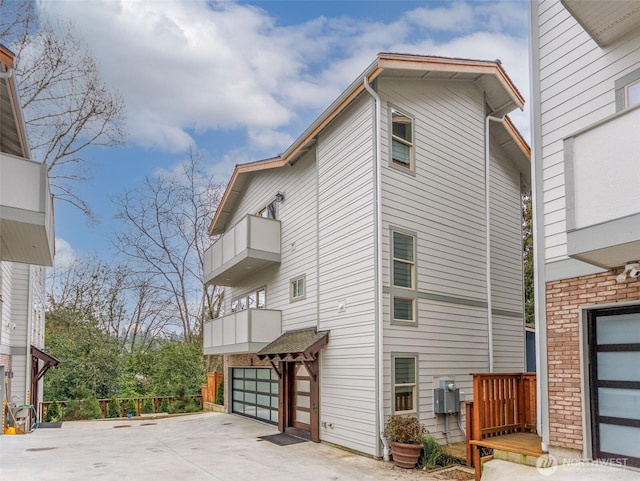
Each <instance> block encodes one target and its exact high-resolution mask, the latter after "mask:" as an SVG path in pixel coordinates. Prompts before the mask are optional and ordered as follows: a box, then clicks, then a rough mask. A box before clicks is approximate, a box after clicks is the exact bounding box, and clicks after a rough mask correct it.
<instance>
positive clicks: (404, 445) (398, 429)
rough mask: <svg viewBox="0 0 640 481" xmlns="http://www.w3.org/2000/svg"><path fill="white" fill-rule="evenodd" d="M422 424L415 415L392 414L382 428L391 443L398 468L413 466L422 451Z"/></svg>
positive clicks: (423, 428)
mask: <svg viewBox="0 0 640 481" xmlns="http://www.w3.org/2000/svg"><path fill="white" fill-rule="evenodd" d="M425 432H426V429H425V427H424V425H423V424H421V423H420V421H418V418H415V417H412V416H410V417H403V416H398V415H393V416H391V417H390V418H389V421H388V422H387V425H386V426H385V428H384V437H385V438H387V440H388V441H389V443H390V444H391V455H392V456H393V460H394V462H395V463H396V466H398V467H400V468H408V469H411V468H414V467H415V466H416V464H417V463H418V458H419V457H420V452H421V451H422V435H423V434H424V433H425Z"/></svg>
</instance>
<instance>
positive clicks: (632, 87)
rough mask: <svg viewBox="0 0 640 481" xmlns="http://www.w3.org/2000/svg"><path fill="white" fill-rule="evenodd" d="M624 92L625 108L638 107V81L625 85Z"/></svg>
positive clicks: (639, 89) (639, 101) (639, 90)
mask: <svg viewBox="0 0 640 481" xmlns="http://www.w3.org/2000/svg"><path fill="white" fill-rule="evenodd" d="M625 90H626V104H627V108H630V107H635V106H636V105H640V80H637V81H635V82H633V83H632V84H629V85H627V87H626V89H625Z"/></svg>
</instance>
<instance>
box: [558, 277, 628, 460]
mask: <svg viewBox="0 0 640 481" xmlns="http://www.w3.org/2000/svg"><path fill="white" fill-rule="evenodd" d="M620 272H621V270H620V269H617V270H614V271H608V272H604V273H601V274H594V275H590V276H583V277H575V278H572V279H562V280H559V281H554V282H548V283H547V286H546V295H547V299H546V300H547V355H548V362H549V365H548V369H549V431H550V444H551V445H554V446H561V447H564V448H569V449H577V450H582V434H583V433H582V403H581V399H580V396H581V389H582V384H581V379H580V339H579V336H580V330H579V307H585V306H590V305H593V306H596V305H598V304H612V303H616V302H628V301H635V300H640V278H636V279H628V280H627V281H626V282H622V283H618V282H616V275H617V274H619V273H620ZM585 415H586V416H589V413H585Z"/></svg>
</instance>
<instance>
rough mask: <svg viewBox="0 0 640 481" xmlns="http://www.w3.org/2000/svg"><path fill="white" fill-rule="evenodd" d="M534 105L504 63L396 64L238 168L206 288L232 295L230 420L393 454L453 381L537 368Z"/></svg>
mask: <svg viewBox="0 0 640 481" xmlns="http://www.w3.org/2000/svg"><path fill="white" fill-rule="evenodd" d="M522 106H523V99H522V96H521V95H520V93H519V92H518V90H517V89H516V87H515V86H514V85H513V83H512V82H511V80H510V79H509V77H508V76H507V74H506V72H505V71H504V69H503V67H502V65H501V64H500V62H497V61H477V60H466V59H454V58H442V57H428V56H417V55H401V54H388V53H382V54H379V55H378V56H377V58H376V59H375V61H374V62H373V63H372V64H371V65H370V66H369V67H368V68H367V69H366V70H365V71H364V72H363V74H362V75H361V76H360V77H359V78H358V79H356V80H355V81H354V82H353V84H351V85H350V86H349V87H348V88H347V90H345V92H344V93H343V94H342V95H341V96H340V97H338V98H337V99H336V100H335V102H334V103H333V104H332V105H331V106H330V107H329V108H328V109H327V110H326V111H325V112H324V113H322V115H320V117H319V118H318V119H317V120H316V121H315V122H314V123H313V124H312V125H310V126H309V127H308V128H307V129H306V130H305V131H304V133H303V134H302V135H301V136H300V137H299V138H298V139H297V140H296V141H295V142H294V143H293V144H292V145H291V146H290V147H289V148H288V149H287V150H286V151H285V152H284V153H283V154H281V155H279V156H276V157H274V158H271V159H266V160H262V161H258V162H254V163H249V164H243V165H238V166H237V167H236V169H235V171H234V173H233V176H232V178H231V180H230V182H229V185H228V186H227V189H226V191H225V194H224V197H223V199H222V201H221V203H220V206H219V208H218V210H217V212H216V215H215V217H214V219H213V220H212V223H211V227H210V234H211V235H213V236H218V239H217V241H216V242H215V243H214V244H213V245H212V246H211V247H210V248H209V250H208V251H207V253H206V259H205V273H204V276H205V284H215V285H221V286H226V288H225V308H224V313H223V315H222V317H220V318H217V319H212V320H209V321H207V322H206V323H205V325H204V330H203V352H204V354H223V355H224V356H225V367H224V369H225V408H226V410H227V411H228V412H234V413H238V414H243V415H246V416H250V417H254V418H257V419H261V420H265V421H268V422H272V423H276V424H278V426H279V428H280V429H281V430H282V431H286V432H294V433H297V434H298V435H302V436H306V437H308V438H310V439H312V440H314V441H326V442H330V443H333V444H337V445H340V446H344V447H347V448H349V449H353V450H356V451H359V452H362V453H366V454H368V455H372V456H377V457H383V456H384V455H386V454H388V452H386V449H385V441H384V440H383V439H381V432H382V430H383V429H384V424H385V422H386V419H387V418H388V417H389V416H390V415H392V414H394V413H396V414H406V415H415V416H418V417H419V418H420V420H421V421H422V422H424V423H425V424H426V426H427V427H428V429H429V431H431V432H432V433H434V434H435V435H436V436H437V437H438V438H439V439H440V440H442V441H444V440H446V439H447V438H448V439H450V440H451V441H461V440H462V439H463V433H462V431H461V429H460V428H458V427H457V424H458V423H456V418H457V421H459V422H460V425H461V426H463V425H464V424H463V422H464V420H463V419H460V417H459V416H461V415H462V414H456V413H455V411H457V410H459V411H462V412H464V407H463V405H462V403H460V406H459V408H460V409H457V407H454V408H452V409H451V413H450V414H446V415H445V414H437V413H435V412H434V388H438V387H439V386H440V381H441V380H450V381H453V382H454V383H455V385H456V386H457V388H459V389H460V390H461V391H462V395H461V398H462V400H464V399H465V394H466V399H469V400H471V376H470V375H469V374H470V373H472V372H487V371H496V372H511V371H523V370H524V363H525V347H524V339H525V336H524V315H523V310H524V309H523V304H524V302H523V268H522V238H521V192H522V189H523V188H526V187H527V185H528V184H529V170H530V164H529V147H528V145H527V144H526V142H525V141H524V140H523V139H522V137H521V136H520V134H519V133H518V131H517V130H516V128H515V127H514V126H513V124H512V123H511V121H510V120H509V118H508V117H505V116H506V115H507V114H508V113H509V112H511V111H513V110H514V109H516V108H522Z"/></svg>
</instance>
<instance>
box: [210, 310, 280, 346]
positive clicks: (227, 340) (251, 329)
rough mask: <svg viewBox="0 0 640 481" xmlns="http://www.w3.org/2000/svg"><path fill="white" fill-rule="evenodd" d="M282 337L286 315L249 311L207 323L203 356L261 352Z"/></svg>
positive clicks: (273, 312)
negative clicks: (283, 319) (283, 317)
mask: <svg viewBox="0 0 640 481" xmlns="http://www.w3.org/2000/svg"><path fill="white" fill-rule="evenodd" d="M280 334H282V312H281V311H275V310H271V309H245V310H243V311H239V312H234V313H232V314H229V315H227V316H223V317H220V318H218V319H212V320H210V321H207V322H205V324H204V328H203V333H202V352H203V354H242V353H249V352H257V351H259V350H260V349H262V348H263V347H264V346H266V345H267V344H269V343H270V342H272V341H273V340H274V339H276V338H277V337H278V336H280Z"/></svg>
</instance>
